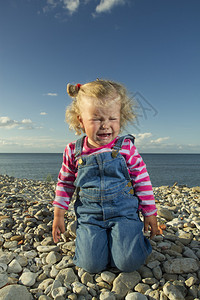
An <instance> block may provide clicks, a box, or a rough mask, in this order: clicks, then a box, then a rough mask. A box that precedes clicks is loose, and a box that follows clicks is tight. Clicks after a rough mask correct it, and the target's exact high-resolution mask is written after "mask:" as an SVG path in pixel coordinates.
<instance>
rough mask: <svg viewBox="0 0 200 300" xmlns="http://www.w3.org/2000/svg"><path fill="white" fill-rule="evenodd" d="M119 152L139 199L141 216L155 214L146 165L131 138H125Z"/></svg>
mask: <svg viewBox="0 0 200 300" xmlns="http://www.w3.org/2000/svg"><path fill="white" fill-rule="evenodd" d="M122 151H123V153H121V154H122V155H123V156H124V157H125V159H126V162H127V166H128V170H129V174H130V177H131V179H132V182H133V188H134V191H135V194H136V196H137V197H138V199H139V210H140V211H141V212H142V214H143V216H151V215H157V213H156V212H157V209H156V205H155V199H154V195H153V188H152V184H151V181H150V178H149V174H148V172H147V169H146V165H145V163H144V161H143V159H142V157H141V156H140V154H139V153H138V151H137V149H136V147H135V146H134V144H133V143H132V141H131V140H128V139H126V140H125V141H124V143H123V145H122Z"/></svg>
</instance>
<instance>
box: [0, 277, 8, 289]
mask: <svg viewBox="0 0 200 300" xmlns="http://www.w3.org/2000/svg"><path fill="white" fill-rule="evenodd" d="M7 283H8V276H7V274H0V288H2V287H3V286H4V285H6V284H7Z"/></svg>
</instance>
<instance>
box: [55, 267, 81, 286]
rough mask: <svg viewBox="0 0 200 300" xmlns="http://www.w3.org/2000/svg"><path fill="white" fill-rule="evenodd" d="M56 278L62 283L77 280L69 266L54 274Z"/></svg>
mask: <svg viewBox="0 0 200 300" xmlns="http://www.w3.org/2000/svg"><path fill="white" fill-rule="evenodd" d="M56 280H60V282H61V283H62V284H63V283H64V282H68V283H73V282H75V281H79V280H78V276H77V275H76V274H75V273H74V270H73V269H71V268H66V269H62V270H60V271H59V273H58V275H57V276H56Z"/></svg>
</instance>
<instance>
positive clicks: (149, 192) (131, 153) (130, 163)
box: [53, 137, 157, 216]
mask: <svg viewBox="0 0 200 300" xmlns="http://www.w3.org/2000/svg"><path fill="white" fill-rule="evenodd" d="M118 138H119V137H116V138H115V139H114V140H113V141H112V142H111V143H109V144H107V145H104V146H102V147H99V148H92V149H91V148H89V147H88V146H87V137H86V138H85V140H84V144H83V149H82V153H81V156H86V155H92V154H93V153H95V154H97V153H101V152H111V151H112V147H113V146H114V144H115V143H116V141H117V139H118ZM119 152H120V153H121V155H122V156H123V157H124V158H125V160H126V163H127V167H128V172H129V174H130V177H131V180H132V183H133V188H134V191H135V194H136V196H137V197H138V199H139V210H140V211H141V212H142V214H143V215H144V216H151V215H156V214H157V213H156V211H157V209H156V206H155V200H154V196H153V189H152V185H151V181H150V178H149V174H148V172H147V170H146V165H145V163H144V161H143V159H142V157H141V156H140V154H139V153H138V151H137V149H136V147H135V146H134V144H133V143H132V141H131V140H130V139H125V140H124V142H123V144H122V147H121V149H120V151H119ZM78 158H79V157H76V158H75V142H72V143H69V144H68V145H67V147H66V148H65V151H64V153H63V163H62V167H61V170H60V173H59V175H58V183H57V187H56V197H55V200H54V202H53V205H54V206H58V207H60V208H63V209H66V210H67V209H68V206H69V203H70V200H71V198H72V196H73V193H74V191H75V186H74V181H75V179H76V177H77V174H78Z"/></svg>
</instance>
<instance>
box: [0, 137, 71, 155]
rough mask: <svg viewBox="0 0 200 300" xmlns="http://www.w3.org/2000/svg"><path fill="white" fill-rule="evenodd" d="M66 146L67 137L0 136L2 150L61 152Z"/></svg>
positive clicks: (0, 149)
mask: <svg viewBox="0 0 200 300" xmlns="http://www.w3.org/2000/svg"><path fill="white" fill-rule="evenodd" d="M65 146H66V139H55V138H53V137H50V136H29V137H27V136H26V137H25V136H20V135H19V136H12V137H10V138H3V139H1V138H0V153H1V152H10V151H11V152H12V151H14V152H19V153H20V152H25V153H26V152H45V153H46V152H56V153H58V152H60V153H62V151H63V149H64V147H65Z"/></svg>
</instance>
